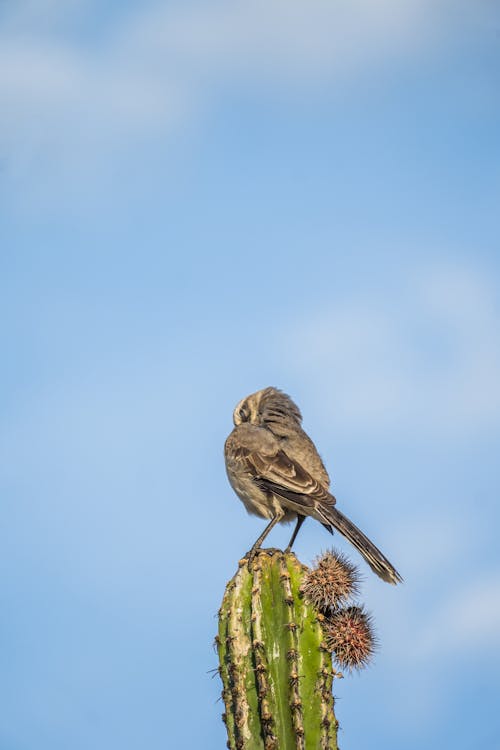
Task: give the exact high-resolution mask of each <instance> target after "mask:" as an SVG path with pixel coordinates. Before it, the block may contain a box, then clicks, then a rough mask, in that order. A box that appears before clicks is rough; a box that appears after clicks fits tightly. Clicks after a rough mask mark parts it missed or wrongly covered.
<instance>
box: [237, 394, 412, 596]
mask: <svg viewBox="0 0 500 750" xmlns="http://www.w3.org/2000/svg"><path fill="white" fill-rule="evenodd" d="M233 423H234V429H233V431H232V432H231V433H230V435H229V436H228V438H227V440H226V442H225V445H224V457H225V463H226V471H227V475H228V479H229V482H230V484H231V486H232V488H233V489H234V491H235V492H236V494H237V495H238V497H239V498H240V500H241V501H242V502H243V504H244V506H245V508H246V509H247V511H248V512H249V513H251V514H254V515H257V516H260V517H261V518H266V519H269V523H268V525H267V526H266V528H265V529H264V531H263V532H262V534H260V536H259V537H258V539H257V540H256V542H255V544H254V545H253V546H252V548H251V550H250V551H249V552H248V553H247V555H246V557H247V558H248V560H249V564H250V563H251V561H252V560H253V558H254V557H255V555H256V554H257V553H258V551H259V549H260V547H261V545H262V543H263V541H264V539H265V538H266V537H267V535H268V534H269V532H270V531H271V529H273V528H274V526H275V525H276V524H277V523H287V522H290V521H293V520H296V525H295V529H294V531H293V534H292V537H291V539H290V542H289V544H288V547H287V548H286V552H290V550H291V548H292V545H293V543H294V542H295V539H296V537H297V534H298V533H299V529H300V527H301V526H302V524H303V522H304V520H305V519H306V517H308V516H309V517H311V518H314V519H315V520H317V521H319V522H320V523H321V524H322V525H323V526H324V527H325V528H326V529H327V530H328V531H329V532H330V533H331V534H333V529H336V530H337V531H339V532H340V533H341V534H342V535H343V536H344V537H345V538H346V539H348V540H349V542H351V544H353V545H354V547H355V548H356V549H357V550H358V552H360V553H361V555H362V556H363V558H364V559H365V561H366V562H367V563H368V565H369V566H370V568H371V569H372V570H373V572H374V573H376V574H377V575H378V576H379V577H380V578H381V579H382V580H384V581H387V583H392V584H396V583H400V582H402V580H403V579H402V578H401V576H400V574H399V573H398V571H397V570H396V569H395V567H394V566H393V565H392V564H391V563H390V562H389V560H388V559H387V558H386V557H385V556H384V555H383V554H382V552H381V551H380V550H379V549H378V548H377V547H376V546H375V544H373V542H372V541H371V540H370V539H368V537H367V536H365V534H363V532H362V531H361V530H360V529H358V527H357V526H355V524H354V523H353V522H352V521H351V520H350V519H349V518H347V516H345V515H344V514H343V513H341V512H340V511H339V510H338V509H337V507H336V502H337V501H336V498H335V497H334V495H332V494H331V492H330V478H329V476H328V472H327V470H326V468H325V465H324V463H323V461H322V459H321V457H320V455H319V453H318V451H317V449H316V446H315V445H314V443H313V441H312V440H311V438H310V437H309V436H308V435H307V434H306V433H305V432H304V430H303V429H302V414H301V412H300V409H299V408H298V406H297V405H296V404H295V403H294V402H293V401H292V399H291V398H290V396H288V395H287V394H286V393H284V392H283V391H281V390H279V389H278V388H274V387H268V388H263V389H262V390H260V391H257V392H256V393H252V394H250V395H249V396H246V397H245V398H243V399H242V400H241V401H240V402H239V403H238V404H237V405H236V407H235V409H234V412H233Z"/></svg>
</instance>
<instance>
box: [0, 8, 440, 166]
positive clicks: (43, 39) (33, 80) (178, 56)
mask: <svg viewBox="0 0 500 750" xmlns="http://www.w3.org/2000/svg"><path fill="white" fill-rule="evenodd" d="M447 7H448V2H447V0H440V2H437V3H436V2H434V3H431V2H427V0H410V2H405V3H398V2H396V1H395V0H381V1H380V2H377V3H373V2H370V1H369V0H356V2H341V3H334V4H332V3H330V2H326V1H325V0H312V2H308V3H303V2H299V1H298V0H292V1H291V2H284V1H283V0H270V1H269V2H266V3H264V2H252V3H251V2H246V1H242V0H240V2H228V1H227V0H219V1H218V2H215V3H211V4H210V6H208V7H207V6H206V5H204V4H201V3H191V4H189V5H187V6H186V5H185V4H184V5H182V6H180V7H179V6H177V7H171V6H170V4H168V5H167V6H163V5H157V4H149V5H146V6H142V7H141V9H140V10H136V11H135V12H134V13H133V14H130V12H129V13H128V14H127V13H126V12H125V11H122V14H121V15H120V14H119V12H117V15H116V18H115V19H113V22H112V23H110V22H109V20H108V22H107V24H104V23H103V31H102V33H101V34H100V35H99V39H98V40H97V41H96V40H93V41H92V42H90V41H89V40H88V39H87V40H85V39H84V38H82V37H81V35H80V37H79V35H78V33H77V30H75V28H74V27H75V24H74V23H73V24H72V14H73V17H77V18H83V17H84V16H85V10H84V8H83V5H82V3H79V2H76V1H75V2H72V3H71V4H70V6H69V7H68V4H64V3H60V2H57V1H56V0H50V1H47V2H45V3H42V6H40V3H33V2H24V3H20V4H16V9H15V10H12V11H11V12H10V13H9V12H8V11H4V15H3V19H2V30H1V31H0V102H1V106H2V112H3V113H4V114H3V117H2V121H1V123H0V147H1V150H2V151H3V152H4V154H3V158H5V157H6V156H7V158H8V159H9V161H10V163H12V162H14V163H16V162H18V161H21V162H22V160H23V159H25V160H26V159H28V160H29V159H30V158H32V156H33V155H37V149H40V148H47V147H49V148H52V153H51V158H53V159H58V158H61V156H62V160H64V161H65V162H68V160H69V162H70V163H71V160H72V158H73V159H77V160H78V159H82V160H87V159H88V158H89V157H91V156H92V155H93V156H94V158H95V159H96V160H98V159H100V158H102V150H103V146H106V147H107V148H109V147H110V146H113V147H115V146H116V144H117V143H118V144H119V143H120V142H122V141H123V140H124V141H125V142H126V143H128V140H129V139H130V138H133V137H135V136H137V135H147V136H151V135H161V136H162V137H163V136H164V135H165V134H166V133H168V132H171V131H172V129H175V127H177V126H178V124H179V122H182V121H184V120H185V118H186V117H187V116H188V115H190V114H192V113H193V112H194V111H199V107H200V105H202V104H204V103H205V102H206V101H207V100H210V98H211V96H213V95H214V94H215V92H217V90H219V89H220V87H223V86H226V85H228V83H230V82H231V81H233V82H234V81H237V82H238V84H239V85H241V84H242V82H243V81H244V80H249V79H250V80H252V81H257V82H258V83H259V85H260V86H269V85H271V86H276V85H277V86H284V87H286V86H287V85H288V84H290V83H293V85H294V87H295V90H296V88H297V86H298V87H299V89H300V86H303V87H304V89H305V88H310V87H311V86H314V85H316V84H322V83H325V82H328V84H329V87H330V88H331V84H332V82H334V81H335V80H336V79H338V78H339V77H344V76H346V75H349V76H352V75H356V74H357V73H358V72H359V71H366V70H373V67H374V66H375V68H376V67H377V66H380V65H383V64H384V62H386V61H387V60H388V59H394V58H395V57H396V58H397V59H401V58H407V57H408V56H409V55H411V54H412V53H421V54H422V53H424V52H425V54H428V52H429V48H430V46H432V45H433V44H434V43H435V42H436V41H437V40H441V41H442V39H443V37H444V36H445V35H446V34H448V33H449V25H448V24H447V23H446V22H445V20H444V17H445V15H446V13H445V9H446V8H447ZM42 9H43V13H42V12H41V10H42ZM88 12H94V13H98V11H96V10H95V8H94V10H93V11H88ZM96 20H97V22H98V16H96Z"/></svg>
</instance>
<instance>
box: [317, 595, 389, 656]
mask: <svg viewBox="0 0 500 750" xmlns="http://www.w3.org/2000/svg"><path fill="white" fill-rule="evenodd" d="M322 625H323V631H324V633H325V640H326V643H327V645H328V648H329V649H330V650H331V651H332V652H333V656H334V659H335V661H336V662H337V664H338V665H339V666H340V667H341V668H342V669H349V670H352V669H363V667H365V666H366V665H367V664H368V662H369V661H370V659H371V657H372V656H373V652H374V650H375V646H376V642H375V637H374V635H373V628H372V621H371V617H370V615H368V614H367V613H366V612H364V611H363V609H362V608H361V607H354V606H353V607H346V608H345V609H339V610H338V611H337V612H334V613H333V615H331V616H330V617H327V618H325V620H324V622H323V623H322Z"/></svg>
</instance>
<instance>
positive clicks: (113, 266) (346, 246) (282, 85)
mask: <svg viewBox="0 0 500 750" xmlns="http://www.w3.org/2000/svg"><path fill="white" fill-rule="evenodd" d="M499 31H500V17H499V14H498V9H497V8H496V7H495V5H494V4H491V3H482V2H478V3H474V4H473V5H471V4H469V3H464V2H460V1H459V0H458V1H455V2H451V1H450V2H447V1H446V0H437V1H436V0H434V2H432V3H431V2H426V1H425V0H408V2H405V3H397V2H395V1H394V0H381V1H380V2H374V3H372V2H368V0H356V2H349V3H343V2H338V3H335V4H332V3H326V2H321V1H320V0H312V1H311V2H308V3H307V4H303V3H300V2H298V1H296V0H292V2H287V3H284V2H280V1H279V0H271V1H269V0H268V2H266V3H265V4H264V3H261V2H256V3H247V2H231V3H230V2H224V1H222V0H219V1H217V2H213V3H209V4H207V3H196V2H189V3H183V4H180V3H173V2H172V3H150V2H146V3H141V4H140V5H139V4H133V3H107V4H106V9H103V7H102V4H101V3H96V2H81V1H80V0H72V2H64V3H62V2H60V1H59V0H51V1H49V0H46V1H43V0H42V1H41V2H36V3H35V2H30V1H28V0H26V1H25V2H18V3H16V4H15V7H13V6H11V5H8V4H4V5H2V8H1V9H0V103H1V111H2V117H1V118H0V264H1V267H0V284H1V294H0V299H1V305H2V316H1V318H0V332H1V342H2V353H3V356H2V367H1V368H0V389H1V393H2V398H1V399H0V416H1V420H0V489H1V496H2V501H3V502H2V517H3V518H2V531H1V536H2V540H1V545H0V556H1V566H0V571H1V573H0V575H1V579H2V580H1V589H0V590H1V592H2V606H1V609H2V616H1V619H0V622H1V644H2V646H1V660H2V668H1V670H0V673H1V678H0V699H1V703H2V706H3V711H2V716H1V718H0V746H1V748H2V750H3V749H4V748H5V750H35V749H36V750H44V749H45V748H50V749H51V750H58V749H59V748H60V749H61V750H62V749H63V748H64V750H66V748H68V747H71V748H72V750H80V749H81V750H90V748H92V750H100V748H103V749H104V748H106V750H108V749H109V748H115V747H116V748H118V747H119V748H121V750H133V749H134V750H135V748H142V747H146V746H147V747H148V748H151V750H154V748H164V747H166V746H168V747H179V748H193V747H203V748H206V750H211V749H212V748H213V749H214V750H215V748H220V747H223V746H224V743H225V738H224V730H223V726H222V722H221V721H220V713H221V705H220V703H217V702H216V701H217V699H218V695H219V690H220V686H219V684H218V679H217V678H215V679H212V678H211V676H210V674H208V673H207V671H208V670H210V669H212V668H213V667H215V666H216V656H215V654H214V652H213V650H212V640H213V636H214V634H215V630H216V619H215V613H216V612H217V609H218V606H219V603H220V600H221V597H222V593H223V590H224V586H225V583H226V581H227V580H228V578H229V577H230V576H231V575H232V573H233V572H234V570H235V567H236V563H237V560H238V559H239V557H240V556H241V554H242V553H243V552H244V551H245V550H247V549H248V547H249V546H250V544H251V543H252V541H253V540H254V539H255V538H256V537H257V535H258V534H259V533H260V530H261V529H262V521H259V519H256V518H250V517H248V516H247V515H246V513H245V511H244V508H243V506H242V505H241V504H240V503H239V501H238V500H237V498H236V497H235V496H234V494H233V493H232V491H231V489H230V487H229V485H228V483H227V480H226V477H225V472H224V466H223V459H222V446H223V442H224V439H225V437H226V435H227V434H228V432H229V431H230V429H231V413H232V409H233V407H234V405H235V404H236V402H237V401H238V400H239V399H240V398H242V397H243V396H244V395H246V394H248V393H251V392H252V391H254V390H257V389H258V388H261V387H264V386H267V385H276V386H278V387H281V388H283V389H284V390H286V391H287V392H288V393H290V394H291V395H292V396H293V397H294V398H295V399H296V400H297V402H298V403H299V405H300V407H301V409H302V411H303V414H304V425H305V428H306V429H307V430H308V432H309V433H310V434H311V435H312V436H313V438H314V439H315V441H316V443H317V445H318V447H319V449H320V451H321V453H322V456H323V458H324V460H325V462H326V464H327V466H328V468H329V470H330V473H331V475H332V478H333V488H334V492H335V494H336V496H337V498H338V503H339V507H340V508H341V509H342V510H343V511H345V512H346V513H347V514H348V515H350V516H351V517H352V518H353V520H354V521H356V522H357V523H358V524H359V525H360V526H361V527H362V528H363V529H364V530H365V531H366V533H367V534H369V535H370V536H372V537H373V538H374V539H375V540H376V542H377V543H378V544H379V545H380V547H381V548H382V549H383V550H384V552H385V553H386V554H387V556H388V557H389V558H390V559H391V560H393V561H394V563H395V564H396V566H397V567H398V569H399V570H400V571H401V573H402V574H403V576H404V578H405V584H404V586H402V587H398V588H396V589H395V588H393V587H389V586H386V585H385V584H383V583H382V582H380V581H378V580H377V579H374V577H373V576H370V571H369V570H367V569H364V568H363V567H362V565H363V564H362V562H361V564H360V567H361V568H362V569H363V572H364V573H365V574H366V575H365V582H364V586H363V595H362V599H363V601H365V602H366V604H367V607H368V608H369V609H370V610H371V611H372V612H373V614H374V618H375V621H376V623H377V629H378V636H379V639H380V642H381V648H380V651H379V653H378V655H377V657H376V659H375V662H374V664H373V666H372V667H371V668H370V669H369V670H368V671H366V672H365V673H363V674H361V675H359V676H354V677H349V678H346V679H344V680H343V681H341V682H339V683H338V684H337V685H336V689H335V692H336V695H337V696H338V698H339V700H338V703H337V716H338V718H339V721H340V723H341V727H342V730H341V735H340V742H341V747H342V748H343V750H354V748H359V747H366V746H367V745H368V744H369V745H370V747H374V748H384V750H396V748H397V749H398V750H400V748H401V747H404V748H408V749H409V750H411V749H412V748H417V747H418V748H420V747H422V746H425V747H427V748H432V749H434V748H436V749H437V748H442V747H451V746H453V747H455V748H469V747H471V746H472V745H479V744H483V745H485V746H488V747H493V746H494V744H495V739H494V738H496V737H497V736H498V733H499V731H500V723H499V720H498V711H497V702H498V701H497V697H498V680H497V674H498V668H499V666H500V652H499V645H500V553H499V551H498V539H497V529H498V526H499V523H500V513H499V506H498V496H499V489H500V487H499V479H498V470H497V465H498V454H499V448H500V445H499V443H500V440H499V438H500V390H499V385H498V384H499V382H500V342H499V337H498V330H499V327H500V297H499V255H498V205H499V199H500V179H499V169H498V163H499V156H500V154H499V151H500V140H499V137H498V133H499V132H500V131H499V126H500V101H499V96H498V90H499V86H498V83H499V81H498V71H499V70H500V54H499V51H498V34H499ZM288 534H289V530H288V529H286V528H280V529H278V530H276V531H275V532H273V538H272V543H273V544H276V545H279V544H284V543H286V540H287V538H288ZM335 543H336V544H337V545H338V546H339V547H340V548H341V549H343V550H344V551H346V552H348V553H349V555H350V556H351V557H352V559H353V560H354V559H356V553H355V551H353V550H352V551H351V550H350V549H349V548H348V546H347V543H344V542H343V541H342V540H340V539H338V537H336V538H335ZM330 544H331V540H330V538H329V537H328V535H327V534H326V533H325V532H324V530H323V529H322V528H321V527H320V526H319V525H318V524H314V523H312V522H308V523H307V524H305V526H304V528H303V530H302V532H301V535H300V536H299V539H298V542H297V546H296V551H297V554H298V555H299V557H300V559H301V560H303V561H304V562H306V563H309V562H311V561H312V560H313V559H314V557H315V556H316V555H317V554H318V553H319V552H320V551H321V550H323V549H325V548H327V547H328V545H330Z"/></svg>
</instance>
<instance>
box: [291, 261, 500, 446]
mask: <svg viewBox="0 0 500 750" xmlns="http://www.w3.org/2000/svg"><path fill="white" fill-rule="evenodd" d="M406 291H407V293H406V294H405V293H404V292H403V293H402V294H401V296H400V297H399V299H396V300H394V299H393V298H391V302H390V303H388V302H387V301H386V300H385V299H382V298H378V297H377V296H376V294H375V293H374V294H373V296H372V297H371V298H368V299H367V298H366V296H365V297H364V298H363V299H360V300H352V301H350V302H349V303H348V304H343V305H342V304H339V305H337V306H329V307H328V308H326V309H322V310H319V311H317V312H316V314H314V315H313V316H311V317H310V318H309V319H308V320H306V321H305V322H302V323H299V324H298V325H294V327H293V331H291V332H290V338H289V340H288V341H287V342H286V344H287V346H286V350H285V353H284V354H285V356H287V358H289V354H288V352H290V351H293V353H294V356H293V361H290V366H291V367H294V368H295V369H298V370H299V371H300V375H301V377H302V378H303V379H305V381H306V382H308V381H309V383H310V387H311V391H312V392H313V393H315V394H316V398H317V399H318V403H321V408H322V411H323V412H325V411H326V414H327V417H328V418H330V417H332V418H334V419H335V421H336V423H337V424H342V427H343V429H344V430H345V431H349V430H356V431H357V430H360V429H361V430H376V431H377V432H379V433H380V432H381V431H383V430H394V429H396V430H398V429H402V430H404V431H412V432H413V433H418V434H425V435H427V436H428V438H429V439H430V440H432V438H433V436H436V437H438V438H441V437H442V436H443V435H444V434H453V435H455V436H458V437H459V436H460V435H468V434H471V433H473V432H475V431H477V430H484V429H490V428H495V427H498V425H499V424H500V387H499V383H500V340H499V338H498V330H500V309H499V305H498V300H497V299H496V297H495V290H494V287H493V286H492V284H490V282H489V281H488V280H487V279H486V278H482V277H480V276H477V275H474V274H472V273H470V272H469V271H468V270H467V269H462V268H459V267H456V266H453V265H450V266H449V267H442V266H440V267H434V268H428V269H426V271H425V272H424V273H422V274H416V275H415V277H414V280H413V281H412V282H411V284H410V288H409V289H408V290H406ZM292 340H293V347H292V346H291V342H292ZM297 353H300V354H299V355H298V354H297ZM311 363H314V366H311Z"/></svg>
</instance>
